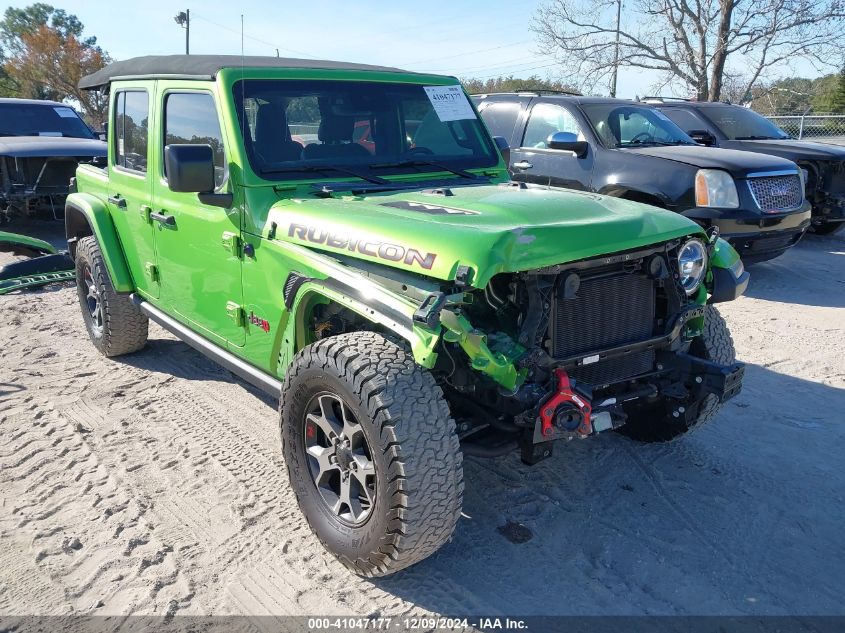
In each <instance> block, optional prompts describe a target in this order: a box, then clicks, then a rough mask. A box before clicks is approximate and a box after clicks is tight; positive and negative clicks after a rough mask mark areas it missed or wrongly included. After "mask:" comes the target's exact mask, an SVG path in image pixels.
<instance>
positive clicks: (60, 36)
mask: <svg viewBox="0 0 845 633" xmlns="http://www.w3.org/2000/svg"><path fill="white" fill-rule="evenodd" d="M83 30H84V27H83V25H82V22H80V20H79V18H77V17H76V16H75V15H73V14H69V13H67V12H66V11H65V10H64V9H56V8H55V7H53V6H51V5H49V4H44V3H41V2H39V3H35V4H33V5H30V6H28V7H25V8H22V9H20V8H16V7H9V8H7V9H6V11H5V13H4V14H3V18H2V20H0V95H2V96H14V97H26V98H34V99H52V100H55V101H65V100H70V101H73V102H75V103H78V104H79V105H80V106H81V107H82V109H83V110H84V111H85V113H86V115H87V116H88V118H89V120H90V121H91V122H92V123H93V124H94V125H95V126H96V127H99V126H100V124H101V123H100V122H101V120H102V116H103V113H104V109H105V103H106V100H105V99H104V97H103V95H102V94H99V93H92V92H90V91H85V92H82V91H80V90H79V89H78V88H77V86H76V84H77V83H78V81H79V79H80V77H81V76H83V75H86V74H89V73H92V72H95V71H97V70H99V69H100V68H102V67H103V66H104V65H105V64H107V63H108V62H109V61H110V60H109V57H108V54H107V53H105V52H104V51H103V50H102V49H101V48H100V47H99V46H97V38H96V37H92V36H89V37H83V35H82V32H83Z"/></svg>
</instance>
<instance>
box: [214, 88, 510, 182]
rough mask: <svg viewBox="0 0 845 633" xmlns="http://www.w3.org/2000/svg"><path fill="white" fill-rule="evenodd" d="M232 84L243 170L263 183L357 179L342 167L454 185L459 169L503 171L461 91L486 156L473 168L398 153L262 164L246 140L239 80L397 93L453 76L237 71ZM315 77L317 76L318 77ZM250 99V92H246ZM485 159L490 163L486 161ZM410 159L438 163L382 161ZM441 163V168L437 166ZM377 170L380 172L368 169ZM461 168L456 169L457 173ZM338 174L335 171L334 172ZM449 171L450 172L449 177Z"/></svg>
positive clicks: (438, 156) (432, 157) (487, 135)
mask: <svg viewBox="0 0 845 633" xmlns="http://www.w3.org/2000/svg"><path fill="white" fill-rule="evenodd" d="M227 75H229V77H230V79H231V81H230V82H227V83H228V84H229V85H228V94H229V95H230V103H231V112H232V120H233V123H235V124H236V125H237V128H238V129H237V131H236V134H237V137H238V145H239V148H240V150H241V152H240V153H241V157H242V159H243V167H244V168H245V169H248V170H249V171H251V172H252V174H254V175H255V176H256V177H257V178H258V179H259V180H261V181H264V182H268V181H269V182H279V181H285V182H289V181H301V182H307V183H313V182H315V181H317V180H319V181H321V182H322V181H331V180H345V181H348V180H350V178H355V177H354V176H352V175H351V174H343V173H340V171H339V170H332V167H333V166H337V167H339V168H341V169H342V168H349V169H350V170H359V171H363V172H364V173H366V174H367V175H368V176H373V177H381V176H406V177H412V178H415V179H419V180H422V179H424V178H430V177H431V176H432V175H434V174H438V175H439V174H443V173H446V174H448V175H449V176H453V177H454V180H455V184H463V183H464V181H462V180H461V176H459V175H457V171H464V170H483V171H485V172H489V171H491V170H499V169H503V163H502V159H501V155H500V154H499V151H498V148H497V146H496V144H495V142H494V141H493V138H492V136H491V135H490V133H489V131H488V130H487V127H486V125H485V124H484V122H483V120H482V119H481V117H480V115H479V114H478V110H477V108H476V107H475V103H474V102H473V101H472V99H470V98H469V96H468V95H467V94H466V91H464V90H463V88H461V92H462V93H463V95H464V97H465V98H466V100H467V103H468V104H469V107H470V108H471V109H472V111H473V113H474V115H475V119H474V120H475V121H476V122H477V123H476V126H475V127H476V133H477V135H478V141H479V142H480V146H481V148H483V149H484V150H485V153H484V154H483V155H475V156H473V157H471V158H472V159H474V160H472V161H471V164H467V162H468V161H467V160H465V159H454V158H449V157H446V156H444V155H442V154H422V153H420V154H417V155H413V154H408V153H407V152H405V153H404V154H396V155H379V154H376V155H373V156H372V157H371V160H368V161H366V162H364V161H360V160H359V161H349V160H346V159H345V158H333V159H326V158H319V159H300V160H297V161H286V162H276V163H267V164H261V163H259V162H257V161H256V160H255V157H254V153H253V150H252V149H251V148H250V146H249V143H248V139H247V138H245V136H244V132H245V130H246V125H247V124H246V123H245V117H244V113H245V108H244V107H243V104H242V90H241V85H242V84H241V82H242V81H246V82H247V85H248V84H249V83H253V82H261V83H265V82H279V83H280V84H285V83H294V84H304V83H313V84H321V83H322V84H331V83H336V84H350V85H361V84H371V85H372V86H373V87H374V88H379V87H383V86H384V85H385V84H390V85H393V86H395V87H396V88H397V89H408V88H409V87H410V88H413V87H418V88H420V89H421V88H423V87H424V86H444V87H445V86H453V85H458V86H460V84H459V83H458V82H457V81H456V80H455V79H454V78H451V77H441V76H426V75H416V74H408V75H400V74H398V73H388V74H387V75H388V76H387V77H381V76H372V77H370V76H366V77H361V76H358V75H359V73H344V74H340V73H332V74H331V76H319V75H323V73H322V72H319V73H313V74H308V75H302V74H300V73H293V72H286V73H285V74H269V75H268V74H265V73H260V74H253V73H249V74H248V75H241V76H238V75H237V74H235V73H231V74H230V73H227ZM315 75H316V76H315ZM368 75H382V73H368ZM247 96H249V94H247ZM484 158H486V159H487V160H484ZM409 159H421V161H420V162H422V161H425V160H430V161H432V162H433V163H435V164H432V165H430V166H423V165H421V164H419V163H417V164H414V165H410V164H409V165H395V166H384V165H382V164H384V163H394V162H405V161H408V160H409ZM437 163H439V165H438V164H437ZM371 165H373V166H376V169H372V168H370V166H371ZM320 166H324V167H326V170H325V171H324V172H322V173H321V172H320V170H319V169H318V168H319V167H320ZM455 170H457V171H455ZM333 171H336V172H337V173H332V172H333ZM450 172H451V173H450ZM465 182H466V184H471V182H472V181H470V180H466V181H465Z"/></svg>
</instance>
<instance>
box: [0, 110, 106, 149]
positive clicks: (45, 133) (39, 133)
mask: <svg viewBox="0 0 845 633" xmlns="http://www.w3.org/2000/svg"><path fill="white" fill-rule="evenodd" d="M12 108H16V109H19V110H36V109H46V108H51V109H53V110H54V111H55V110H56V109H57V108H61V109H63V110H69V111H71V112H73V114H74V117H75V120H76V121H78V122H79V123H80V124H81V129H80V131H84V132H86V133H87V134H86V135H85V136H77V135H69V134H64V133H60V134H50V133H49V132H51V130H26V131H25V132H30V131H32V132H36V133H35V134H26V133H24V131H17V130H7V129H4V124H3V123H0V138H15V137H23V138H27V137H29V138H35V137H37V138H78V139H86V140H99V139H98V137H97V134H96V133H95V132H94V130H92V129H91V127H90V126H89V125H88V124H87V123H86V122H85V119H83V118H82V117H81V116H79V113H78V112H77V111H76V109H75V108H74V107H73V106H70V105H68V104H66V103H53V102H50V101H44V102H30V101H0V119H5V118H6V117H5V116H3V110H5V109H12ZM57 116H58V115H57ZM66 118H71V117H66ZM57 131H59V132H61V131H60V130H57ZM4 132H10V133H11V134H4Z"/></svg>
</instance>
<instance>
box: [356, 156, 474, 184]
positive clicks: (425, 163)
mask: <svg viewBox="0 0 845 633" xmlns="http://www.w3.org/2000/svg"><path fill="white" fill-rule="evenodd" d="M369 167H370V169H373V168H376V169H378V168H382V167H383V168H385V169H388V168H390V167H435V168H437V169H439V170H440V171H448V172H451V173H453V174H455V175H456V176H460V177H461V178H469V179H470V180H482V178H481V177H480V176H476V175H475V174H471V173H469V172H468V171H464V170H463V169H458V168H457V167H449V166H448V165H444V164H442V163H438V162H437V161H433V160H420V159H416V158H415V159H409V160H400V161H397V162H395V163H376V164H374V165H370V166H369Z"/></svg>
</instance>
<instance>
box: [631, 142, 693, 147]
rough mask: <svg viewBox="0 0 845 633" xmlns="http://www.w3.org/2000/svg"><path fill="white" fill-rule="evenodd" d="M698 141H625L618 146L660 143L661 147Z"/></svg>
mask: <svg viewBox="0 0 845 633" xmlns="http://www.w3.org/2000/svg"><path fill="white" fill-rule="evenodd" d="M696 144H697V143H687V142H686V141H637V142H635V143H631V142H630V141H628V142H623V143H619V145H618V146H617V147H648V146H649V145H659V146H660V147H674V146H676V145H696Z"/></svg>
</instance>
